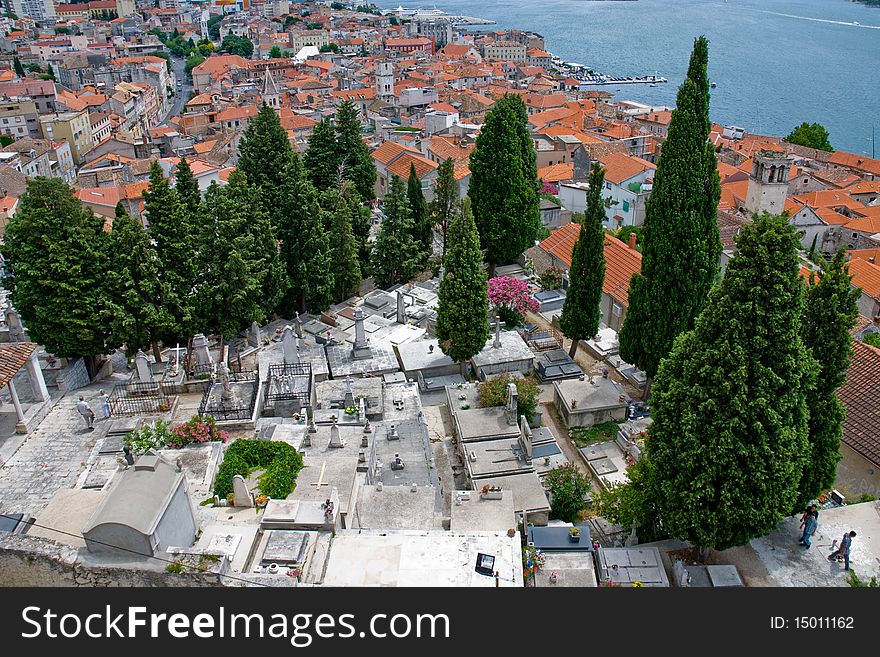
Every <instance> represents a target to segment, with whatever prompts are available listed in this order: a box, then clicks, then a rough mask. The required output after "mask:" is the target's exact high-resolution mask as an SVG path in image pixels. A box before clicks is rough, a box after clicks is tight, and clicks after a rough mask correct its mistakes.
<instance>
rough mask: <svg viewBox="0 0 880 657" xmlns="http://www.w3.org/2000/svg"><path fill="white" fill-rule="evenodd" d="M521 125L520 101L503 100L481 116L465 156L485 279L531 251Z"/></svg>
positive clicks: (535, 209)
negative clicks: (482, 120)
mask: <svg viewBox="0 0 880 657" xmlns="http://www.w3.org/2000/svg"><path fill="white" fill-rule="evenodd" d="M527 121H528V118H527V114H526V111H525V107H524V105H523V102H522V100H521V99H520V98H519V97H518V96H513V95H507V96H505V97H504V98H502V99H501V100H499V101H498V102H497V103H496V104H495V107H493V108H492V109H491V110H490V111H489V113H488V115H487V116H486V121H485V123H484V124H483V126H482V129H481V131H480V136H479V137H477V142H476V148H475V149H474V152H473V153H472V154H471V159H470V168H471V182H470V189H469V192H468V196H470V198H471V202H472V204H473V212H474V220H475V222H476V224H477V230H479V231H480V245H481V247H482V248H483V249H485V250H486V258H487V260H488V261H489V266H490V274H492V273H494V270H495V265H497V264H503V263H507V262H512V261H513V260H515V259H516V258H518V257H519V256H520V255H521V254H522V252H523V251H525V250H526V249H527V248H529V247H530V246H532V245H533V244H534V240H535V236H536V235H537V233H538V229H539V228H540V226H541V214H540V200H539V198H538V190H537V169H536V168H535V154H534V149H533V148H532V146H531V141H529V147H528V149H526V147H525V144H524V139H523V133H525V134H528V128H527ZM529 151H530V152H529Z"/></svg>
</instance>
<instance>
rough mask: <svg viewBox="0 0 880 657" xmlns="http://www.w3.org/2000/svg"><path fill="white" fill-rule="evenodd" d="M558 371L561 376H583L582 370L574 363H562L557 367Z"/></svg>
mask: <svg viewBox="0 0 880 657" xmlns="http://www.w3.org/2000/svg"><path fill="white" fill-rule="evenodd" d="M559 369H560V370H562V374H563V375H564V376H573V375H578V376H579V375H581V374H583V370H582V369H581V368H580V366H578V365H577V364H575V363H563V364H562V365H560V366H559Z"/></svg>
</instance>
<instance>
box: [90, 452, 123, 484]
mask: <svg viewBox="0 0 880 657" xmlns="http://www.w3.org/2000/svg"><path fill="white" fill-rule="evenodd" d="M117 458H119V457H118V456H116V455H115V454H114V455H112V456H110V455H105V456H98V458H97V459H96V460H95V462H94V463H93V464H92V467H91V469H90V470H89V474H88V475H86V479H85V481H84V482H83V485H82V487H83V488H103V487H104V484H106V483H107V482H108V481H110V478H111V477H112V476H113V473H114V472H116V471H117V470H118V468H119V464H118V463H117V462H116V459H117Z"/></svg>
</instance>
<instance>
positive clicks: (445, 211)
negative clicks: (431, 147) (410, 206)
mask: <svg viewBox="0 0 880 657" xmlns="http://www.w3.org/2000/svg"><path fill="white" fill-rule="evenodd" d="M458 194H459V187H458V181H457V180H456V179H455V160H453V159H452V158H449V159H447V160H445V161H444V162H443V163H442V164H441V165H440V167H439V168H438V169H437V182H436V183H435V185H434V198H433V199H432V200H431V208H430V209H431V221H432V222H433V223H434V226H436V227H437V232H439V233H440V236H441V237H442V238H443V258H444V259H445V258H446V235H447V233H448V232H449V226H450V224H451V223H452V220H453V219H454V218H455V216H456V214H457V213H458V209H459V207H460V203H459V200H458Z"/></svg>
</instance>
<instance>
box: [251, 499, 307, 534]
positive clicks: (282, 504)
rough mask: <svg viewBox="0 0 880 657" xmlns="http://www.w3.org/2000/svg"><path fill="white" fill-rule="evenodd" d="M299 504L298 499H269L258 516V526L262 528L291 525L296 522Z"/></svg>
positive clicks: (280, 527) (279, 527)
mask: <svg viewBox="0 0 880 657" xmlns="http://www.w3.org/2000/svg"><path fill="white" fill-rule="evenodd" d="M299 504H300V503H299V500H269V503H268V504H266V510H265V511H264V512H263V517H262V518H260V526H261V527H263V528H264V529H265V528H267V527H268V528H278V529H284V528H285V527H292V526H293V524H294V523H295V522H296V514H297V512H298V511H299Z"/></svg>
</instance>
